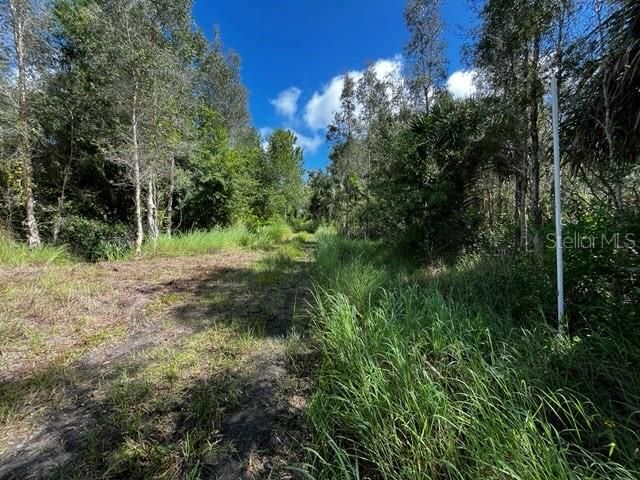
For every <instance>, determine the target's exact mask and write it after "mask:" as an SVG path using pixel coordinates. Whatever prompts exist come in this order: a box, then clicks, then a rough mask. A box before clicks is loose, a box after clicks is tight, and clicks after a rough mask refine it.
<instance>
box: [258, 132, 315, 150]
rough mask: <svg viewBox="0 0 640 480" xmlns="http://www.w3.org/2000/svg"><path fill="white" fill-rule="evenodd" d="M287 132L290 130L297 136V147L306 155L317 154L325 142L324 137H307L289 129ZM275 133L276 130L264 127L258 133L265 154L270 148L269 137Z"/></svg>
mask: <svg viewBox="0 0 640 480" xmlns="http://www.w3.org/2000/svg"><path fill="white" fill-rule="evenodd" d="M287 130H289V131H290V132H291V133H293V134H294V135H295V136H296V138H297V140H296V145H298V146H299V147H302V148H303V149H304V151H305V152H306V153H312V154H313V153H315V152H317V151H318V148H320V145H322V143H323V142H324V138H323V137H322V135H318V134H314V135H313V136H307V135H304V134H302V133H300V132H297V131H296V130H293V129H291V128H287ZM274 131H275V129H273V128H271V127H262V128H260V129H258V132H259V133H260V136H261V137H262V143H261V146H262V149H263V150H264V151H265V152H266V151H267V148H268V147H269V137H271V135H272V134H273V132H274Z"/></svg>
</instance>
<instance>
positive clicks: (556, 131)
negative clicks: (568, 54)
mask: <svg viewBox="0 0 640 480" xmlns="http://www.w3.org/2000/svg"><path fill="white" fill-rule="evenodd" d="M551 113H552V117H553V170H554V190H555V195H554V196H555V204H556V205H555V206H556V211H555V217H556V269H557V280H558V335H559V336H562V335H564V334H565V333H566V324H565V318H564V275H563V264H562V209H561V203H560V126H559V116H560V115H559V113H558V80H557V79H556V76H555V75H553V76H552V77H551Z"/></svg>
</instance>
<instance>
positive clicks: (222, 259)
mask: <svg viewBox="0 0 640 480" xmlns="http://www.w3.org/2000/svg"><path fill="white" fill-rule="evenodd" d="M307 265H308V262H307V260H306V257H305V255H301V256H298V257H296V258H285V259H284V260H283V259H282V258H280V257H277V256H273V255H271V256H269V255H266V256H265V254H259V253H256V252H248V251H233V252H224V253H219V254H215V255H207V256H197V257H176V258H159V259H145V260H139V261H132V262H115V263H104V264H97V265H86V264H76V265H72V266H66V267H38V268H20V269H11V270H5V271H1V272H0V301H1V302H2V303H1V306H0V328H1V329H2V330H1V331H0V478H20V479H22V478H47V477H53V478H215V479H237V478H293V474H292V473H291V471H290V470H289V469H288V468H287V466H289V465H292V464H295V463H296V462H297V461H299V459H300V453H301V447H300V444H301V440H302V438H303V436H304V428H303V424H302V422H301V413H302V412H303V410H304V406H305V404H306V397H307V395H308V392H309V390H310V381H309V379H308V378H306V377H305V376H304V374H302V373H301V372H300V369H295V368H292V363H291V360H292V358H293V357H294V356H295V355H296V354H297V353H299V351H300V349H301V348H303V347H302V346H301V342H300V341H299V337H298V335H297V334H295V333H294V334H292V335H288V333H289V334H290V333H291V332H292V331H293V330H292V327H296V325H297V328H298V330H300V329H303V328H304V327H303V324H304V321H305V309H306V307H305V305H306V298H305V297H306V292H307V288H308V283H307V272H306V270H307Z"/></svg>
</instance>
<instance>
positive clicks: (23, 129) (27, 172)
mask: <svg viewBox="0 0 640 480" xmlns="http://www.w3.org/2000/svg"><path fill="white" fill-rule="evenodd" d="M23 2H24V0H9V12H10V21H11V28H12V30H13V32H12V33H13V42H14V48H15V52H16V63H17V65H16V66H17V68H18V85H17V86H18V118H19V120H18V130H19V137H20V139H19V145H18V155H19V157H20V159H21V162H22V178H21V184H22V193H23V195H24V207H25V224H26V227H27V243H28V244H29V246H30V247H38V246H40V233H39V232H38V223H37V222H36V217H35V213H34V206H35V202H34V199H33V188H32V185H31V175H32V170H33V168H32V165H31V140H30V138H29V137H30V132H29V111H28V103H27V78H26V63H25V62H26V59H25V45H24V36H25V28H26V27H25V24H26V20H27V9H26V5H25V4H24V3H23Z"/></svg>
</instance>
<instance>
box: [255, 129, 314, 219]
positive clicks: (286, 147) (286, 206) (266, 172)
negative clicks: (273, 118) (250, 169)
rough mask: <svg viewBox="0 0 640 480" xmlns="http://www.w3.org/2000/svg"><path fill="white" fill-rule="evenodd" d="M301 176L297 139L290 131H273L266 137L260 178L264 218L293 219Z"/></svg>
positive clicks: (301, 165) (298, 205)
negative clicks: (267, 138)
mask: <svg viewBox="0 0 640 480" xmlns="http://www.w3.org/2000/svg"><path fill="white" fill-rule="evenodd" d="M302 174H303V164H302V148H300V147H299V146H297V138H296V136H295V135H294V134H293V133H292V132H291V131H289V130H283V129H278V130H276V131H275V132H273V133H272V134H271V136H270V137H269V140H268V144H267V149H266V152H265V154H264V157H263V165H262V173H261V174H260V187H261V189H262V190H263V193H264V196H265V197H264V207H265V213H264V216H265V217H266V218H270V217H274V216H280V217H283V218H284V219H285V220H291V219H293V218H294V217H295V216H296V214H297V213H298V210H299V207H300V201H301V198H302V193H303V187H304V185H303V182H302Z"/></svg>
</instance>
